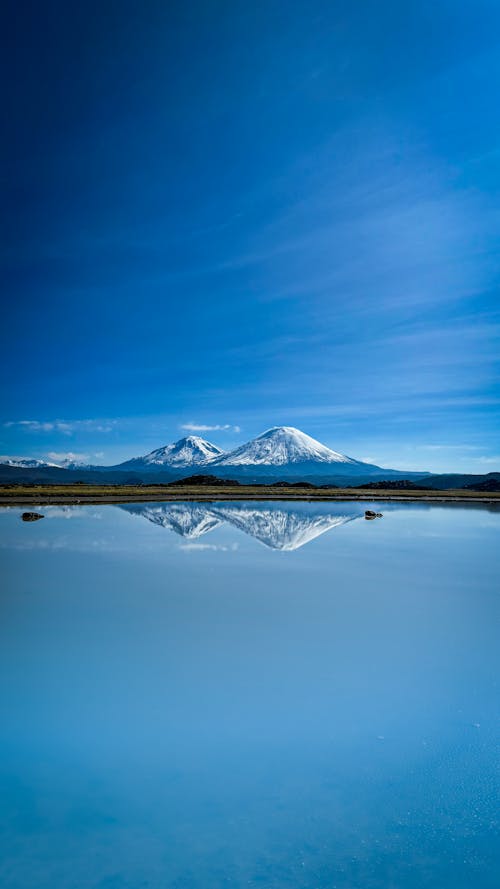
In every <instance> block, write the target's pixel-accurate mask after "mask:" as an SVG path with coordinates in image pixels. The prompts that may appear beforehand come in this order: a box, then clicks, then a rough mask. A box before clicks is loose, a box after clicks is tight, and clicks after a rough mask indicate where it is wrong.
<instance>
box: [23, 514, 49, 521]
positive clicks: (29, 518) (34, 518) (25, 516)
mask: <svg viewBox="0 0 500 889" xmlns="http://www.w3.org/2000/svg"><path fill="white" fill-rule="evenodd" d="M21 518H22V520H23V522H37V521H38V519H43V518H45V516H43V515H42V514H41V513H40V512H23V514H22V516H21Z"/></svg>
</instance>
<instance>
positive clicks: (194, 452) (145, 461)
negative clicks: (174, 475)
mask: <svg viewBox="0 0 500 889" xmlns="http://www.w3.org/2000/svg"><path fill="white" fill-rule="evenodd" d="M222 456H224V451H223V450H221V448H218V447H217V445H214V444H212V443H211V442H210V441H206V440H205V439H204V438H200V437H199V436H198V435H188V436H187V437H186V438H181V439H179V441H176V442H174V443H173V444H169V445H165V446H164V447H162V448H157V450H155V451H151V453H150V454H146V455H145V456H144V457H134V458H133V459H132V460H127V461H126V462H125V463H120V469H124V468H127V469H134V470H141V469H142V470H158V469H168V468H172V469H183V468H185V467H189V466H206V464H207V463H211V462H212V461H213V460H215V459H217V458H218V457H222Z"/></svg>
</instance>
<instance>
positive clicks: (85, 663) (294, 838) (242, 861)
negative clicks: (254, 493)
mask: <svg viewBox="0 0 500 889" xmlns="http://www.w3.org/2000/svg"><path fill="white" fill-rule="evenodd" d="M372 505H373V504H370V503H366V504H365V503H363V504H359V503H345V504H339V503H337V504H291V503H290V504H282V503H281V504H270V503H265V504H251V503H246V504H245V503H241V504H229V503H219V504H146V505H144V504H138V505H134V506H127V507H120V506H88V507H73V508H61V507H44V508H43V509H42V511H43V513H44V514H45V518H44V519H43V520H42V521H39V522H37V523H34V524H25V523H23V522H21V521H20V514H21V510H19V509H4V510H0V562H1V572H2V578H3V584H2V592H1V606H2V619H1V629H0V634H1V636H0V710H1V717H2V727H1V741H0V885H1V887H2V889H145V887H147V889H219V887H226V886H228V887H245V889H248V887H266V889H267V887H270V889H282V887H283V889H285V887H293V889H490V887H491V889H493V887H495V889H496V887H497V886H498V885H499V845H500V844H499V834H498V820H497V811H498V771H496V766H497V763H498V758H497V754H498V747H497V745H496V741H497V739H498V715H499V713H498V699H499V688H498V675H499V670H498V668H499V654H498V651H499V646H498V638H497V637H498V626H499V622H498V600H499V582H498V581H499V567H500V547H499V539H500V511H499V510H498V509H496V508H493V507H487V506H474V505H472V504H470V505H466V506H451V505H446V506H424V505H408V504H401V505H400V504H395V503H392V504H383V505H382V506H380V505H377V507H376V508H377V509H381V510H382V512H383V513H384V517H383V518H382V519H377V520H376V521H371V522H369V521H366V520H365V519H364V517H363V512H364V509H365V508H367V507H368V508H369V507H370V506H372Z"/></svg>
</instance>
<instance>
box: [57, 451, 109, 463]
mask: <svg viewBox="0 0 500 889" xmlns="http://www.w3.org/2000/svg"><path fill="white" fill-rule="evenodd" d="M47 457H48V458H49V460H55V462H56V463H66V462H67V463H88V461H89V460H102V458H103V457H104V452H103V451H98V452H97V453H94V454H81V453H75V452H74V451H49V452H48V453H47Z"/></svg>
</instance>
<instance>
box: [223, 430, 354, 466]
mask: <svg viewBox="0 0 500 889" xmlns="http://www.w3.org/2000/svg"><path fill="white" fill-rule="evenodd" d="M311 462H313V463H337V464H338V463H342V464H352V465H357V464H358V461H357V460H353V459H352V458H351V457H346V456H345V454H339V453H337V452H336V451H332V450H331V448H327V447H326V445H323V444H321V442H319V441H316V439H315V438H311V436H310V435H306V433H305V432H301V431H300V429H295V428H294V427H293V426H275V427H273V428H272V429H268V430H267V432H263V433H262V435H259V436H257V438H254V439H252V441H249V442H247V443H246V444H244V445H241V447H239V448H236V449H235V450H234V451H231V452H230V453H229V454H225V455H224V456H222V457H219V458H217V459H216V460H215V461H214V467H215V466H286V465H287V464H290V463H311Z"/></svg>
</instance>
